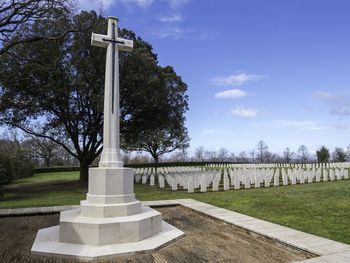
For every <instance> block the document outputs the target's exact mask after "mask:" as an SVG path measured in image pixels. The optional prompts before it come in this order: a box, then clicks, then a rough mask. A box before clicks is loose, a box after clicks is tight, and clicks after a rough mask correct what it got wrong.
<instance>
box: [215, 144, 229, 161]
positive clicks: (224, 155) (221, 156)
mask: <svg viewBox="0 0 350 263" xmlns="http://www.w3.org/2000/svg"><path fill="white" fill-rule="evenodd" d="M217 158H218V160H219V161H221V162H226V161H227V160H228V158H229V152H228V150H227V149H226V148H224V147H222V148H220V149H219V153H218V156H217Z"/></svg>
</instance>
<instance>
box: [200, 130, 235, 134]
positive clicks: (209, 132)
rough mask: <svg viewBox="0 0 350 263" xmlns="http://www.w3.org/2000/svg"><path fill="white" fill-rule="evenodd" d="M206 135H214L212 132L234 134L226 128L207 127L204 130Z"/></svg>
mask: <svg viewBox="0 0 350 263" xmlns="http://www.w3.org/2000/svg"><path fill="white" fill-rule="evenodd" d="M203 134H204V135H212V134H219V135H232V134H233V131H232V130H225V129H205V130H204V131H203Z"/></svg>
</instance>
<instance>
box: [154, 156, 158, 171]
mask: <svg viewBox="0 0 350 263" xmlns="http://www.w3.org/2000/svg"><path fill="white" fill-rule="evenodd" d="M153 159H154V172H155V174H158V173H157V168H158V162H159V159H158V155H155V156H153Z"/></svg>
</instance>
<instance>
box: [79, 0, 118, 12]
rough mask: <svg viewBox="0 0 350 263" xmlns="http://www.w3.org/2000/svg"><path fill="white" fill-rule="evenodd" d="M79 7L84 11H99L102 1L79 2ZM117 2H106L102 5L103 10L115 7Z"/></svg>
mask: <svg viewBox="0 0 350 263" xmlns="http://www.w3.org/2000/svg"><path fill="white" fill-rule="evenodd" d="M78 3H79V7H80V8H81V9H83V10H88V11H90V10H97V11H98V10H99V9H100V8H101V1H100V0H78ZM114 4H115V1H113V0H104V1H103V4H102V8H103V10H107V9H108V8H110V7H112V6H114Z"/></svg>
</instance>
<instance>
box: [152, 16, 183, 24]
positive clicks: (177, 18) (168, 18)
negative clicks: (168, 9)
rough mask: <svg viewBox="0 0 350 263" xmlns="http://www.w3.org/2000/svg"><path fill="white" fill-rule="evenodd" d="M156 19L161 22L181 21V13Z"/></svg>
mask: <svg viewBox="0 0 350 263" xmlns="http://www.w3.org/2000/svg"><path fill="white" fill-rule="evenodd" d="M157 19H158V20H159V21H160V22H163V23H173V22H181V21H182V20H183V18H182V16H181V15H170V16H162V17H159V18H157Z"/></svg>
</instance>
